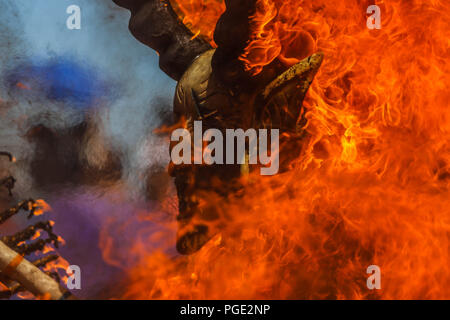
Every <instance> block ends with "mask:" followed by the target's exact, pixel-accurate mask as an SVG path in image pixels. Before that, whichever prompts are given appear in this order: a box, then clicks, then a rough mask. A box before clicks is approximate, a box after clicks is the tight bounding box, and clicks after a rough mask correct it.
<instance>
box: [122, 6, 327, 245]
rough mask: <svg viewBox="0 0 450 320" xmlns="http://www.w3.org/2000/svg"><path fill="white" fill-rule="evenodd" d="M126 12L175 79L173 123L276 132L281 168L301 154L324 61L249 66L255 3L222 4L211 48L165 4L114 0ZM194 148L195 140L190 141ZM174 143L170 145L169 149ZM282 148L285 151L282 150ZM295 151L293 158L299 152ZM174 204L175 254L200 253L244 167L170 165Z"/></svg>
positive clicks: (312, 58)
mask: <svg viewBox="0 0 450 320" xmlns="http://www.w3.org/2000/svg"><path fill="white" fill-rule="evenodd" d="M114 2H115V3H116V4H118V5H120V6H122V7H125V8H127V9H129V10H130V11H131V20H130V26H129V27H130V31H131V33H132V34H133V35H134V36H135V37H136V38H137V39H138V40H139V41H141V42H143V43H144V44H146V45H148V46H150V47H151V48H153V49H154V50H156V51H157V52H158V53H159V55H160V68H161V69H162V70H163V71H164V72H165V73H167V74H168V75H169V76H170V77H172V78H173V79H175V80H176V81H178V85H177V89H176V93H175V98H174V116H175V121H177V123H179V125H180V127H183V128H185V129H187V131H188V132H189V133H190V136H191V137H194V135H195V134H194V122H196V121H201V122H202V130H203V131H206V130H208V129H217V130H219V131H220V132H222V133H223V134H224V135H225V131H226V129H238V128H239V129H243V130H248V129H256V130H258V129H279V131H280V133H281V137H282V139H284V140H286V141H281V145H282V146H283V145H285V146H287V149H288V150H285V149H282V150H281V151H280V169H281V170H286V169H287V168H288V166H289V163H290V160H291V159H294V158H295V157H296V156H297V155H298V150H300V148H299V147H298V144H301V140H302V135H303V130H302V127H303V125H304V119H303V114H304V112H303V110H302V102H303V99H304V97H305V94H306V92H307V90H308V88H309V86H310V84H311V82H312V81H313V78H314V76H315V74H316V73H317V71H318V69H319V67H320V65H321V63H322V59H323V56H322V54H321V53H316V54H313V55H311V56H310V57H308V58H306V59H304V60H302V61H300V62H299V63H297V64H296V65H294V66H291V67H288V66H285V65H284V64H283V63H282V62H281V61H280V60H278V59H276V58H275V59H273V60H272V61H270V62H268V63H267V64H266V65H264V66H257V67H255V66H249V63H250V62H249V60H248V59H246V58H244V57H245V52H246V50H247V48H248V47H249V46H250V45H251V42H252V37H253V35H254V34H255V28H257V27H256V26H255V23H253V22H254V21H252V19H254V17H255V16H256V14H255V13H256V11H257V5H256V4H257V1H256V0H247V1H236V0H229V1H226V11H225V12H224V13H223V14H222V16H221V17H220V19H219V21H218V23H217V26H216V29H215V33H214V41H215V44H217V48H215V49H213V48H212V46H211V45H210V44H208V43H207V42H206V41H205V40H203V39H202V38H201V37H196V36H194V34H193V33H192V32H191V31H190V30H189V29H188V28H187V27H186V26H185V25H183V24H182V22H181V21H180V19H179V18H178V16H177V14H176V13H175V12H174V10H173V9H172V6H171V4H170V2H169V1H160V0H114ZM192 145H195V143H192ZM173 147H174V146H173V145H171V150H172V148H173ZM284 151H285V152H284ZM296 152H297V154H296ZM169 168H170V169H169V171H170V174H171V175H172V176H173V177H174V178H175V185H176V188H177V194H178V199H179V215H178V222H179V230H178V234H177V250H178V251H179V252H180V253H181V254H191V253H194V252H196V251H197V250H199V249H200V248H201V247H202V246H203V245H204V244H205V243H206V242H207V241H208V240H209V239H210V238H211V237H212V236H213V235H214V234H215V233H216V232H218V231H219V230H220V229H221V228H223V227H224V226H225V225H226V218H225V217H224V215H223V214H222V213H221V211H220V208H221V206H220V203H221V202H223V201H227V197H228V196H229V195H230V194H236V193H239V191H240V189H241V188H240V185H241V180H242V179H241V178H242V175H245V174H248V172H249V171H251V170H252V167H251V166H250V165H249V164H248V161H245V162H244V164H213V165H205V164H200V165H196V164H191V165H185V164H182V165H174V164H173V163H172V164H171V165H170V166H169Z"/></svg>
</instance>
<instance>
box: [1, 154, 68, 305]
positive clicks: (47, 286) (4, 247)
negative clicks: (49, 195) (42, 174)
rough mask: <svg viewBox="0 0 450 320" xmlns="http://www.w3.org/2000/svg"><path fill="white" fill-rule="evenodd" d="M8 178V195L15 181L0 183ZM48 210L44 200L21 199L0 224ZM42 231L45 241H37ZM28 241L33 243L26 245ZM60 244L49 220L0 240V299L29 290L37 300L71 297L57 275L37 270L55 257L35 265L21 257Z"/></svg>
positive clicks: (4, 214) (53, 256)
mask: <svg viewBox="0 0 450 320" xmlns="http://www.w3.org/2000/svg"><path fill="white" fill-rule="evenodd" d="M0 155H4V156H8V157H9V159H10V161H13V160H14V157H13V156H12V155H11V154H10V153H8V152H1V153H0ZM7 179H9V181H10V184H9V185H7V187H9V188H8V191H9V194H10V195H11V189H12V188H13V187H14V182H15V179H14V178H13V177H12V176H11V177H9V178H6V179H5V180H2V181H6V180H7ZM11 182H12V183H11ZM2 184H3V183H2ZM3 185H5V184H3ZM48 209H49V206H48V205H47V204H46V203H45V202H44V201H43V200H33V199H28V200H23V201H20V202H19V203H18V204H17V205H15V206H14V207H11V208H9V209H7V210H5V211H3V212H1V213H0V225H1V224H3V223H5V222H6V221H7V220H8V219H10V218H11V217H13V216H14V215H16V214H18V213H19V212H20V211H22V210H23V211H26V212H28V219H30V218H31V217H33V216H38V215H40V214H42V213H43V212H44V211H46V210H48ZM41 231H45V232H46V233H47V235H48V238H46V239H42V238H39V236H40V233H41ZM36 239H37V240H36ZM30 240H36V241H34V242H31V243H27V241H30ZM60 241H61V239H60V238H59V237H58V236H57V235H56V234H55V233H54V232H53V222H51V221H47V222H37V223H36V224H34V225H31V226H29V227H27V228H25V229H24V230H22V231H19V232H17V233H16V234H14V235H11V236H3V237H0V284H3V286H5V287H6V290H3V291H0V299H2V298H6V299H7V298H10V297H11V296H13V295H14V294H17V293H19V292H21V291H29V292H31V293H32V294H33V295H35V296H36V297H37V298H40V299H52V300H60V299H69V298H73V297H72V295H71V293H70V292H69V291H67V290H65V289H64V288H63V287H62V286H61V285H60V284H59V283H58V282H59V276H58V275H57V274H51V275H52V276H54V277H56V278H57V280H58V281H56V280H55V279H54V278H53V277H52V276H50V274H46V273H44V272H43V271H41V270H40V269H39V267H45V266H46V265H47V264H48V263H50V262H52V261H55V260H57V259H58V258H59V257H58V256H57V255H54V254H52V255H48V256H45V257H42V258H40V259H38V260H36V261H34V262H30V261H28V260H27V259H25V257H24V256H26V255H29V254H31V253H35V252H39V251H43V250H44V249H45V248H46V246H47V245H48V244H53V245H54V247H55V248H58V245H59V242H60Z"/></svg>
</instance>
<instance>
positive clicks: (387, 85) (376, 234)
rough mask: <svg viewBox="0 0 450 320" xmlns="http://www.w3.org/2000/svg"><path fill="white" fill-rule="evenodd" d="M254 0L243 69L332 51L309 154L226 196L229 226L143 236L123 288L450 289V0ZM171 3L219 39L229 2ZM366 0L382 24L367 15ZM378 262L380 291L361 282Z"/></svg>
mask: <svg viewBox="0 0 450 320" xmlns="http://www.w3.org/2000/svg"><path fill="white" fill-rule="evenodd" d="M258 2H259V3H260V5H259V6H258V10H257V13H256V14H255V20H254V21H253V23H254V25H255V32H254V34H253V37H252V39H251V41H250V42H249V44H248V46H247V49H246V51H245V53H244V54H243V55H242V57H241V59H242V60H243V61H245V62H246V65H247V67H248V68H249V70H254V71H255V73H256V72H258V71H259V70H260V69H261V67H263V66H264V65H266V64H268V63H270V62H271V61H272V60H273V59H275V58H278V59H279V60H280V61H282V62H283V63H285V64H286V65H292V64H293V63H295V62H297V61H299V60H300V59H302V58H304V57H306V56H308V55H309V54H311V53H313V52H316V51H322V52H323V53H324V57H325V59H324V63H323V65H322V68H321V69H320V71H319V73H318V75H317V76H316V79H315V80H314V82H313V84H312V87H311V88H310V90H309V92H308V96H307V98H306V100H305V102H304V107H305V109H306V118H307V120H308V121H307V124H306V126H305V131H306V132H307V137H306V138H305V141H304V145H303V150H302V153H301V156H300V157H299V158H298V159H297V160H296V162H295V166H294V168H293V169H292V170H291V171H289V172H287V173H284V174H281V175H278V176H275V177H271V178H262V177H260V176H259V175H255V176H252V177H251V179H249V180H248V188H247V190H246V195H245V197H241V198H236V199H230V202H229V203H228V204H226V205H224V204H222V203H221V204H220V207H221V209H222V214H223V217H224V219H226V220H227V227H226V228H224V229H223V231H222V232H221V233H220V234H217V235H216V236H215V237H214V238H213V239H212V240H211V241H209V242H208V243H207V244H206V245H205V246H204V247H203V248H202V249H201V250H200V251H199V252H198V253H196V254H194V255H192V256H189V257H177V258H171V257H170V256H168V255H167V254H164V253H162V252H153V251H150V252H149V251H148V250H146V249H145V248H146V246H145V245H142V244H143V243H145V242H143V241H142V240H144V241H145V239H139V240H140V241H137V242H138V243H139V245H137V246H136V247H135V248H133V250H131V251H132V253H130V254H131V255H133V257H134V258H135V256H137V257H138V259H139V263H138V264H137V265H136V266H135V267H134V268H132V269H130V270H129V279H130V282H129V286H128V288H127V292H126V293H125V294H124V296H123V298H137V299H146V298H163V299H164V298H165V299H180V298H184V299H228V298H230V299H241V298H253V299H259V298H263V299H264V298H271V299H291V298H294V299H449V298H450V273H448V266H449V265H450V241H449V240H450V200H449V199H450V194H449V190H450V189H449V187H450V138H449V137H450V116H449V113H448V107H449V101H450V91H449V89H448V88H449V86H450V64H449V63H448V61H449V58H450V42H449V39H450V5H449V2H448V1H444V0H442V1H440V0H435V1H425V0H414V1H402V0H386V1H357V0H344V1H339V2H330V1H325V0H304V1H298V0H259V1H258ZM176 3H177V11H178V13H179V14H180V15H181V16H182V17H184V21H185V22H189V27H190V28H191V29H192V30H193V31H194V33H196V32H197V31H199V30H200V33H201V36H203V37H205V38H207V39H210V40H211V41H212V33H213V30H214V26H215V21H217V19H218V17H219V15H220V14H221V13H222V12H223V10H224V4H223V2H222V1H219V0H216V1H190V0H178V1H176ZM372 4H376V5H378V6H379V7H380V8H381V18H382V21H381V23H382V28H381V29H380V30H369V29H368V28H367V26H366V19H367V17H368V16H367V14H366V9H367V7H368V6H369V5H372ZM281 152H283V150H281ZM167 236H168V237H169V236H173V235H170V233H169V232H168V233H167ZM147 240H148V241H150V240H149V239H147ZM370 265H378V266H379V267H380V269H381V279H382V280H381V286H382V288H381V290H369V289H368V288H367V286H366V280H367V277H368V274H367V273H366V270H367V267H368V266H370Z"/></svg>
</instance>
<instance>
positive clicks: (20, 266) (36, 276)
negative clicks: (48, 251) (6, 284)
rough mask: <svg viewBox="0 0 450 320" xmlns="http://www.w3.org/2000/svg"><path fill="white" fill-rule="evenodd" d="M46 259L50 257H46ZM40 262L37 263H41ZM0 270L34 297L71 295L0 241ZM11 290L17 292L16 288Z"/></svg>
mask: <svg viewBox="0 0 450 320" xmlns="http://www.w3.org/2000/svg"><path fill="white" fill-rule="evenodd" d="M48 261H50V259H47V262H48ZM43 262H44V261H42V263H43ZM42 263H39V264H40V265H42ZM0 272H1V275H2V276H5V277H7V278H9V279H11V280H13V281H17V282H18V283H19V284H20V285H21V286H23V287H24V288H25V289H26V290H28V291H30V292H31V293H32V294H34V295H35V296H36V297H39V298H42V299H51V300H60V299H67V298H69V297H70V296H71V294H70V293H69V292H68V291H65V290H64V289H63V288H62V287H61V286H60V285H59V284H58V283H57V282H56V281H55V280H54V279H53V278H52V277H50V276H49V275H47V274H45V273H44V272H42V271H41V270H40V269H39V268H38V267H37V266H36V265H34V264H32V263H31V262H29V261H28V260H26V259H25V258H24V257H23V255H21V254H18V253H17V252H15V251H14V250H12V249H10V248H9V247H8V246H7V245H6V244H5V243H3V242H2V241H0ZM12 291H13V292H17V288H16V289H13V290H12Z"/></svg>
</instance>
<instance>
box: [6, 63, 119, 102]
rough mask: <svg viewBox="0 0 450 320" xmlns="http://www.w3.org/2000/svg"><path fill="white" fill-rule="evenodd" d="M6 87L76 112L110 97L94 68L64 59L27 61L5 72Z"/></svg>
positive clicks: (109, 92)
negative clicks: (59, 103)
mask: <svg viewBox="0 0 450 320" xmlns="http://www.w3.org/2000/svg"><path fill="white" fill-rule="evenodd" d="M6 82H7V86H8V87H9V88H10V89H13V90H15V91H16V92H20V93H21V94H25V95H30V94H32V95H33V96H36V95H38V96H41V97H45V98H46V99H49V100H52V101H56V102H63V103H64V105H67V106H69V107H74V108H77V109H89V108H93V107H95V106H96V104H97V103H98V102H99V101H100V100H105V99H108V98H112V97H111V90H109V89H108V88H109V86H110V84H108V83H107V81H105V80H104V79H102V77H101V76H100V75H99V73H98V72H97V71H95V70H94V68H92V67H90V66H88V65H86V64H81V63H79V62H77V61H75V60H73V59H71V58H68V57H60V58H57V59H55V58H53V59H51V60H47V61H42V62H31V61H30V62H27V63H24V64H21V65H20V66H17V67H15V68H14V69H12V70H10V71H9V72H8V75H7V77H6Z"/></svg>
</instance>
